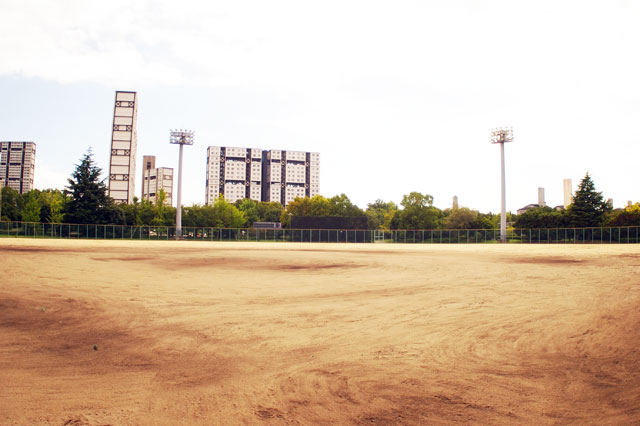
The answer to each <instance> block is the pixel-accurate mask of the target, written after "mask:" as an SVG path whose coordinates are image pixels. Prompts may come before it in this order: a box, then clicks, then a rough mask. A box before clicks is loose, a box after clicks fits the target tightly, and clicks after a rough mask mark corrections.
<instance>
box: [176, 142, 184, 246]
mask: <svg viewBox="0 0 640 426" xmlns="http://www.w3.org/2000/svg"><path fill="white" fill-rule="evenodd" d="M183 147H184V145H183V144H180V154H179V156H178V201H177V203H178V208H177V209H176V237H178V238H180V237H182V148H183Z"/></svg>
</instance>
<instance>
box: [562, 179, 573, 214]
mask: <svg viewBox="0 0 640 426" xmlns="http://www.w3.org/2000/svg"><path fill="white" fill-rule="evenodd" d="M563 184H564V208H565V209H566V208H567V207H569V204H571V203H572V202H573V186H572V185H571V179H565V180H564V181H563Z"/></svg>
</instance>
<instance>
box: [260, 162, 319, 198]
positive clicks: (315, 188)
mask: <svg viewBox="0 0 640 426" xmlns="http://www.w3.org/2000/svg"><path fill="white" fill-rule="evenodd" d="M263 167H264V169H265V173H264V176H265V177H264V191H263V201H277V202H279V203H281V204H282V205H283V206H286V205H287V204H289V203H290V202H291V201H293V200H294V199H295V198H296V197H313V196H314V195H318V194H319V193H320V153H318V152H303V151H280V150H271V151H265V153H264V164H263Z"/></svg>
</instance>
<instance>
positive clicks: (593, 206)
mask: <svg viewBox="0 0 640 426" xmlns="http://www.w3.org/2000/svg"><path fill="white" fill-rule="evenodd" d="M610 210H611V206H609V205H608V204H607V203H606V202H605V201H604V198H603V196H602V192H597V191H596V187H595V185H594V183H593V181H592V180H591V176H589V172H587V174H586V175H585V177H584V178H583V179H582V181H581V182H580V185H578V190H577V191H576V193H575V195H574V197H573V202H572V203H571V205H570V206H569V208H568V210H567V219H568V223H569V226H572V227H576V228H586V227H592V226H600V225H601V224H602V220H603V218H604V215H605V213H606V212H608V211H610Z"/></svg>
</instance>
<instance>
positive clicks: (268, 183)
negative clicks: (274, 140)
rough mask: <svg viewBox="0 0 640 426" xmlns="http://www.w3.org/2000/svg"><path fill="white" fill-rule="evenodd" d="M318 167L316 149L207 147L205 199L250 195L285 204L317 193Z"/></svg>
mask: <svg viewBox="0 0 640 426" xmlns="http://www.w3.org/2000/svg"><path fill="white" fill-rule="evenodd" d="M319 170H320V154H319V153H317V152H301V151H279V150H272V151H263V150H260V149H256V148H235V147H220V146H210V147H209V148H208V149H207V193H206V196H205V200H206V203H207V204H211V203H213V202H214V201H215V199H216V198H218V197H219V196H220V195H223V196H224V197H225V199H227V200H228V201H230V202H235V201H236V200H239V199H243V198H251V199H253V200H256V201H277V202H279V203H281V204H282V205H284V206H286V205H287V204H288V203H289V202H290V201H292V200H293V199H295V198H296V197H305V196H307V197H313V196H314V195H317V194H318V193H319V192H320V171H319Z"/></svg>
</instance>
